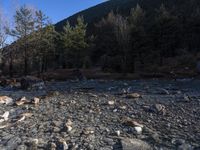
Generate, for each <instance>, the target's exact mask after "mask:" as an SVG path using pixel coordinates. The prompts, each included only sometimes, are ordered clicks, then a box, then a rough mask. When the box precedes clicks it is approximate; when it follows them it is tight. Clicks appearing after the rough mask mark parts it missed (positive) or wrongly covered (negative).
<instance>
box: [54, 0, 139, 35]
mask: <svg viewBox="0 0 200 150" xmlns="http://www.w3.org/2000/svg"><path fill="white" fill-rule="evenodd" d="M139 1H140V0H110V1H107V2H104V3H101V4H99V5H96V6H94V7H91V8H88V9H86V10H84V11H81V12H79V13H77V14H75V15H72V16H71V17H69V18H67V19H64V20H62V21H60V22H58V23H57V24H55V27H56V30H57V31H60V30H62V28H63V26H64V25H65V24H66V22H67V21H69V22H70V23H71V24H72V25H73V24H74V23H75V22H76V18H77V17H78V16H83V17H84V19H85V22H87V23H88V25H89V26H90V25H92V24H93V23H94V22H96V21H99V20H100V19H101V18H102V17H104V16H106V15H107V14H108V13H109V12H110V11H112V10H113V11H120V12H123V13H125V14H127V13H128V12H129V10H130V9H131V8H132V7H134V6H135V5H136V4H137V3H138V2H139Z"/></svg>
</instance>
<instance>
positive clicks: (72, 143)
mask: <svg viewBox="0 0 200 150" xmlns="http://www.w3.org/2000/svg"><path fill="white" fill-rule="evenodd" d="M0 95H1V96H8V97H10V98H12V99H13V102H12V103H9V104H0V115H1V117H0V149H1V150H15V149H17V150H29V149H31V150H37V149H39V150H40V149H41V150H42V149H47V150H48V149H52V150H68V149H69V150H142V149H144V150H146V149H156V150H165V149H166V150H167V149H179V150H192V149H196V150H198V149H200V81H199V80H192V79H189V80H176V81H174V80H173V81H172V80H135V81H105V80H88V81H65V82H47V83H46V89H43V90H37V91H36V90H35V91H23V90H20V89H17V88H16V89H13V88H9V87H6V88H0ZM22 97H26V100H27V101H28V102H29V103H28V102H27V103H16V101H20V99H21V98H22ZM36 97H37V98H39V101H38V102H37V103H33V102H35V101H33V100H34V98H36ZM18 104H20V105H18Z"/></svg>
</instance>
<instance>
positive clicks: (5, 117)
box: [1, 111, 10, 121]
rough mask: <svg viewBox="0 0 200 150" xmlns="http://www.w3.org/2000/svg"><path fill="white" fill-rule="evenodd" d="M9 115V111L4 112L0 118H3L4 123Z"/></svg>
mask: <svg viewBox="0 0 200 150" xmlns="http://www.w3.org/2000/svg"><path fill="white" fill-rule="evenodd" d="M9 114H10V113H9V111H6V112H5V113H4V114H3V115H2V116H1V117H3V118H4V120H5V121H7V120H8V116H9Z"/></svg>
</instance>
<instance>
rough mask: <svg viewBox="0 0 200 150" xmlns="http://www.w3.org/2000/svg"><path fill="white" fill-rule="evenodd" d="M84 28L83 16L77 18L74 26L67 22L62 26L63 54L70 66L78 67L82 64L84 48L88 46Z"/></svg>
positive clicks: (85, 25)
mask: <svg viewBox="0 0 200 150" xmlns="http://www.w3.org/2000/svg"><path fill="white" fill-rule="evenodd" d="M86 28H87V24H85V23H84V19H83V17H78V18H77V24H76V25H75V27H71V26H70V24H69V23H67V24H66V25H65V27H64V32H63V33H62V40H63V46H64V49H65V51H64V54H65V59H67V62H68V66H70V67H76V68H79V67H82V65H83V63H82V62H83V59H82V58H84V55H85V53H84V52H85V51H84V50H85V49H86V48H87V47H88V44H87V42H86Z"/></svg>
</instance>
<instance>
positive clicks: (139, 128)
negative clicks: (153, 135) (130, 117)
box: [134, 127, 142, 134]
mask: <svg viewBox="0 0 200 150" xmlns="http://www.w3.org/2000/svg"><path fill="white" fill-rule="evenodd" d="M134 129H135V131H136V132H137V133H138V134H141V133H142V127H134Z"/></svg>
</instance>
